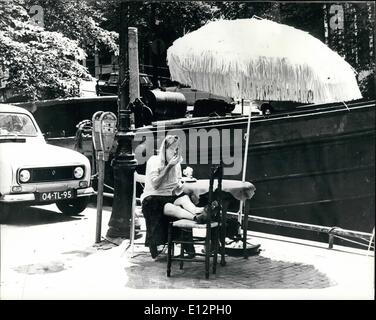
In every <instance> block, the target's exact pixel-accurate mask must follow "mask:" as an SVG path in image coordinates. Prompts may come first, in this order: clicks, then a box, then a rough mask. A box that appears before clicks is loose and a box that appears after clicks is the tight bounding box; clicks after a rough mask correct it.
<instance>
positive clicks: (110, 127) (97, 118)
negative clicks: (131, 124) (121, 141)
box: [92, 111, 117, 161]
mask: <svg viewBox="0 0 376 320" xmlns="http://www.w3.org/2000/svg"><path fill="white" fill-rule="evenodd" d="M92 122H93V145H94V149H95V151H96V154H97V159H98V160H104V161H107V160H108V157H109V155H110V151H111V149H112V146H113V144H114V140H115V134H116V123H117V118H116V116H115V114H113V113H112V112H103V111H98V112H96V113H94V115H93V120H92Z"/></svg>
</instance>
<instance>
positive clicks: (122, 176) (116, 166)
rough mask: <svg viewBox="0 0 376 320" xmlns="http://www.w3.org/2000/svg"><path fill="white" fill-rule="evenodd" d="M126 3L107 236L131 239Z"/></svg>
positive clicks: (122, 17)
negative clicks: (110, 211) (112, 192)
mask: <svg viewBox="0 0 376 320" xmlns="http://www.w3.org/2000/svg"><path fill="white" fill-rule="evenodd" d="M127 33H128V2H127V1H121V2H120V34H119V81H120V85H119V100H118V130H117V134H116V141H117V143H118V145H117V149H116V153H115V158H114V159H113V161H112V167H113V172H114V200H113V204H112V213H111V218H110V221H109V223H108V226H109V229H108V230H107V237H111V238H118V237H121V238H127V239H129V238H130V219H131V216H132V204H133V183H134V180H133V179H134V171H135V169H136V166H137V160H136V159H135V157H134V153H133V150H132V142H133V140H134V135H135V132H134V131H135V128H134V120H133V114H132V111H131V110H129V109H128V104H129V72H128V65H129V57H128V36H127Z"/></svg>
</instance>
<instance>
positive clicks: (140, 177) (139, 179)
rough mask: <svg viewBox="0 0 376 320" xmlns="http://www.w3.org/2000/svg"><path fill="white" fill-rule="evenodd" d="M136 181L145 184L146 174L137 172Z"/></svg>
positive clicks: (135, 174)
mask: <svg viewBox="0 0 376 320" xmlns="http://www.w3.org/2000/svg"><path fill="white" fill-rule="evenodd" d="M134 179H135V180H136V182H138V183H141V184H145V175H144V174H139V173H137V172H135V173H134Z"/></svg>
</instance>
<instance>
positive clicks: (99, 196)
mask: <svg viewBox="0 0 376 320" xmlns="http://www.w3.org/2000/svg"><path fill="white" fill-rule="evenodd" d="M97 157H98V158H97V164H98V193H97V223H96V230H95V243H99V242H101V234H102V209H103V185H104V159H103V152H98V155H97Z"/></svg>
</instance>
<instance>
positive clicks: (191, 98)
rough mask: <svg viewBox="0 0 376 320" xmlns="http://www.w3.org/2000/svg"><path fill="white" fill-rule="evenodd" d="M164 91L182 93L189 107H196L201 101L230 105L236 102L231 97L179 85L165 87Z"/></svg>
mask: <svg viewBox="0 0 376 320" xmlns="http://www.w3.org/2000/svg"><path fill="white" fill-rule="evenodd" d="M164 90H165V91H169V92H180V93H182V94H183V95H184V97H185V99H186V100H187V105H188V106H194V105H195V103H196V102H197V101H199V100H213V101H223V102H225V103H229V104H231V103H233V102H234V100H233V99H232V98H231V97H225V96H219V95H215V94H212V93H210V92H206V91H201V90H197V89H194V88H191V87H190V86H188V85H183V84H179V83H177V84H176V85H173V86H169V87H165V88H164Z"/></svg>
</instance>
